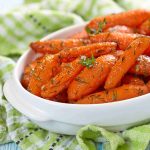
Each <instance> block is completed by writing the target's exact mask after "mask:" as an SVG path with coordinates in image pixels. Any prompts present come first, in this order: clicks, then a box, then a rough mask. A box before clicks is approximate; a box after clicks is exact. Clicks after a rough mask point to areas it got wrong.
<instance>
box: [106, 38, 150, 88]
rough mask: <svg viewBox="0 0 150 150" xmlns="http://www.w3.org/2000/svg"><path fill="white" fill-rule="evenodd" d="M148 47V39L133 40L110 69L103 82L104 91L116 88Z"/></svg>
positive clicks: (149, 40)
mask: <svg viewBox="0 0 150 150" xmlns="http://www.w3.org/2000/svg"><path fill="white" fill-rule="evenodd" d="M149 45H150V39H149V38H147V37H141V38H137V39H136V40H134V41H133V42H132V43H131V44H130V45H129V47H127V48H126V50H125V52H124V54H123V55H122V56H121V57H120V59H119V60H118V61H117V62H116V64H115V65H114V66H113V67H112V69H111V71H110V73H109V75H108V77H107V79H106V82H105V86H104V87H105V89H110V88H114V87H116V86H117V84H118V83H119V82H120V81H121V79H122V77H123V76H124V75H125V74H126V73H127V72H128V70H129V69H130V68H131V67H132V66H133V65H134V64H135V62H136V59H137V58H138V57H139V56H140V55H141V54H143V53H144V51H145V50H146V49H147V48H148V47H149Z"/></svg>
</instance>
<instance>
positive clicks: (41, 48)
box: [30, 39, 91, 54]
mask: <svg viewBox="0 0 150 150" xmlns="http://www.w3.org/2000/svg"><path fill="white" fill-rule="evenodd" d="M89 43H91V42H90V40H86V39H52V40H48V41H37V42H33V43H31V44H30V47H31V48H32V50H34V51H35V52H38V53H49V54H56V53H58V52H60V51H61V50H63V49H69V48H72V47H78V46H83V45H87V44H89Z"/></svg>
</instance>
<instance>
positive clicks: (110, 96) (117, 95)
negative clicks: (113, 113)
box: [77, 84, 148, 104]
mask: <svg viewBox="0 0 150 150" xmlns="http://www.w3.org/2000/svg"><path fill="white" fill-rule="evenodd" d="M147 93H148V88H147V86H146V85H132V84H125V85H122V86H120V87H118V88H114V89H110V90H108V91H102V92H98V93H94V94H91V95H88V96H86V97H84V98H83V99H80V100H78V101H77V104H100V103H108V102H115V101H121V100H126V99H129V98H133V97H137V96H141V95H144V94H147Z"/></svg>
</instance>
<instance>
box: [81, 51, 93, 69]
mask: <svg viewBox="0 0 150 150" xmlns="http://www.w3.org/2000/svg"><path fill="white" fill-rule="evenodd" d="M80 64H82V65H83V66H85V67H87V68H90V67H93V65H94V64H95V58H94V56H93V54H92V57H91V58H87V57H86V56H81V61H80Z"/></svg>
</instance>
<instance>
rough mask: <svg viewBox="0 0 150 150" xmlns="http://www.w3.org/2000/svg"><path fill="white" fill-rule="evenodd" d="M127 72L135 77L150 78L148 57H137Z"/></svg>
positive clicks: (149, 60) (149, 58) (149, 59)
mask: <svg viewBox="0 0 150 150" xmlns="http://www.w3.org/2000/svg"><path fill="white" fill-rule="evenodd" d="M129 72H130V73H133V74H136V75H144V76H150V57H149V56H146V55H141V56H139V57H138V59H137V60H136V63H135V64H134V65H133V66H132V67H131V69H130V70H129Z"/></svg>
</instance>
